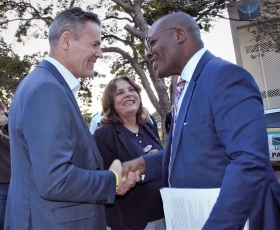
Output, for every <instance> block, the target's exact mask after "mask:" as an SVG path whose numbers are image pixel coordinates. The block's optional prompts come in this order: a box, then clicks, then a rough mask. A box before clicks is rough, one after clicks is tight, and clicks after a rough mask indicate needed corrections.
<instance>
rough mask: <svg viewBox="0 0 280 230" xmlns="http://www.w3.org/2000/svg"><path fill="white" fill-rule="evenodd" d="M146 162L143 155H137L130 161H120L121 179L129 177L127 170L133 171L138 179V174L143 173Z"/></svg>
mask: <svg viewBox="0 0 280 230" xmlns="http://www.w3.org/2000/svg"><path fill="white" fill-rule="evenodd" d="M145 170H146V162H145V160H144V159H143V157H138V158H136V159H134V160H131V161H126V162H123V163H122V181H123V182H125V181H127V180H128V178H129V172H134V173H135V174H136V175H137V176H138V177H139V180H140V176H141V175H143V174H144V173H145Z"/></svg>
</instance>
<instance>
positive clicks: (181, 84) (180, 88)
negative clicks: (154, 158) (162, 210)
mask: <svg viewBox="0 0 280 230" xmlns="http://www.w3.org/2000/svg"><path fill="white" fill-rule="evenodd" d="M185 83H186V81H185V80H183V79H181V78H180V81H179V82H178V84H177V87H176V92H175V103H174V113H173V114H174V115H173V116H174V122H173V129H172V142H173V137H174V130H175V126H176V121H177V116H178V103H179V100H180V96H181V94H182V91H183V89H184V87H185ZM171 155H172V143H171V150H170V159H169V167H168V184H169V187H171V186H170V173H171V168H172V166H171Z"/></svg>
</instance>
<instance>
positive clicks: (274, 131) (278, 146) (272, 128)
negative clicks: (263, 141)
mask: <svg viewBox="0 0 280 230" xmlns="http://www.w3.org/2000/svg"><path fill="white" fill-rule="evenodd" d="M265 120H266V127H267V135H268V144H269V155H270V161H271V162H273V163H276V162H277V161H279V163H280V108H279V109H270V110H265Z"/></svg>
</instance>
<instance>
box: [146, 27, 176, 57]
mask: <svg viewBox="0 0 280 230" xmlns="http://www.w3.org/2000/svg"><path fill="white" fill-rule="evenodd" d="M167 30H174V31H175V30H177V28H175V27H174V28H168V29H165V30H162V31H160V32H158V33H156V34H154V35H152V36H150V37H146V38H145V49H146V51H148V52H151V51H152V44H151V41H150V39H151V37H153V36H155V35H157V34H160V33H162V32H164V31H167Z"/></svg>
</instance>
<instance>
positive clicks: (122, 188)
mask: <svg viewBox="0 0 280 230" xmlns="http://www.w3.org/2000/svg"><path fill="white" fill-rule="evenodd" d="M109 170H111V171H112V172H114V173H116V174H117V176H118V183H117V184H118V186H117V188H116V194H117V195H125V194H126V192H127V191H128V190H130V189H131V188H132V187H134V186H135V184H136V183H137V182H139V181H140V180H141V175H143V174H144V173H145V160H144V159H143V158H142V157H139V158H136V159H134V160H131V161H127V162H124V163H123V164H122V163H121V162H120V160H118V159H116V160H114V161H113V163H112V164H111V166H110V168H109Z"/></svg>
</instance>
